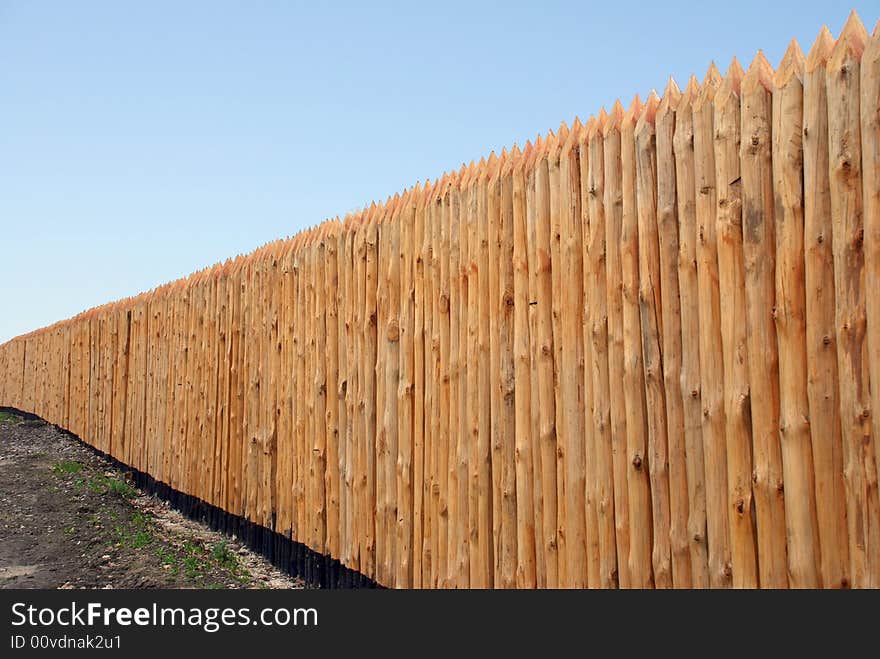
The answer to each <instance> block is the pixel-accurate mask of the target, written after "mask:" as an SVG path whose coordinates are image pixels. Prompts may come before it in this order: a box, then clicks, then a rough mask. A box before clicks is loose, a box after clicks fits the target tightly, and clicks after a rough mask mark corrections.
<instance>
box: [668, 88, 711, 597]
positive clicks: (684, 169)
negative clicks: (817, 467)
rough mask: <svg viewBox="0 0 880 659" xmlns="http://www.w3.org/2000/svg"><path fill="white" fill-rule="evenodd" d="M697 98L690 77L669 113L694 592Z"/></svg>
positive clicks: (701, 481) (700, 532)
mask: <svg viewBox="0 0 880 659" xmlns="http://www.w3.org/2000/svg"><path fill="white" fill-rule="evenodd" d="M698 94H699V85H698V83H697V80H696V78H694V77H693V76H691V78H690V80H689V81H688V85H687V87H686V89H685V91H684V94H683V95H682V99H681V101H680V102H679V105H678V107H677V108H676V112H675V134H674V135H673V140H672V144H673V151H674V155H675V190H676V201H677V204H678V237H679V240H678V244H679V247H678V286H679V299H680V300H681V312H680V313H681V347H682V353H681V397H682V406H683V409H684V445H685V460H686V468H687V486H688V522H687V529H688V547H689V551H690V559H691V578H692V585H693V587H695V588H706V587H708V585H709V565H708V546H707V535H706V473H705V466H704V462H703V434H702V418H703V414H702V402H701V395H700V351H699V345H700V343H699V339H700V318H699V295H698V291H699V287H698V280H697V257H696V238H697V231H696V226H697V225H696V188H695V183H694V180H695V179H694V121H693V107H692V105H693V102H694V99H695V98H696V97H697V95H698Z"/></svg>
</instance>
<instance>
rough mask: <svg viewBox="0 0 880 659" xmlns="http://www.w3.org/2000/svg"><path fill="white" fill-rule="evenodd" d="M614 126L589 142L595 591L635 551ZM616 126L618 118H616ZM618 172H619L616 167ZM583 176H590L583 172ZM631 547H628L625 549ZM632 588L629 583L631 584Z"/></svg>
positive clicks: (594, 133) (601, 121)
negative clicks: (615, 257) (611, 198)
mask: <svg viewBox="0 0 880 659" xmlns="http://www.w3.org/2000/svg"><path fill="white" fill-rule="evenodd" d="M608 121H609V119H608V115H607V114H606V112H605V110H604V108H603V109H602V111H601V112H600V113H599V116H598V118H597V119H596V122H595V123H593V124H592V125H591V126H590V128H589V130H588V131H587V135H588V140H589V147H588V148H589V165H588V167H587V169H586V172H587V196H586V197H585V199H586V200H587V206H588V208H589V229H590V230H589V248H588V251H589V268H587V267H586V264H585V268H584V269H585V271H587V269H588V270H589V278H590V303H591V304H590V309H589V314H590V325H589V327H588V332H589V343H590V347H591V350H590V358H591V362H590V368H589V373H590V378H591V380H592V389H593V414H592V419H591V421H592V437H593V442H592V450H593V456H594V457H593V470H592V474H588V475H591V479H592V480H594V484H593V490H594V499H595V508H596V524H597V531H598V533H597V535H598V538H597V545H598V554H599V555H598V563H599V564H598V566H597V570H598V574H597V575H596V578H595V579H591V581H590V587H596V588H614V587H616V586H617V585H618V578H619V577H620V576H622V575H623V574H624V573H625V574H627V575H628V574H629V569H628V568H627V567H626V566H624V565H621V566H620V572H619V571H618V551H619V550H620V551H622V552H623V553H622V554H620V555H622V556H627V555H628V552H629V541H628V527H624V526H622V525H621V526H619V527H618V528H620V529H621V531H625V532H626V534H627V535H625V534H624V533H621V534H617V533H616V531H615V520H618V521H619V519H618V518H617V510H618V508H620V509H621V514H622V515H623V516H624V518H625V519H628V518H629V510H628V509H627V506H628V504H627V502H626V497H625V496H621V497H618V491H619V492H620V494H622V495H625V492H626V489H625V485H626V483H625V482H624V483H623V484H622V486H620V485H619V486H618V487H615V484H614V478H615V477H616V476H617V471H616V469H615V460H614V457H613V448H614V446H613V443H612V426H611V393H610V386H611V385H610V380H609V377H610V376H609V372H608V370H609V363H608V359H609V341H608V296H607V277H606V266H607V249H606V245H605V236H606V226H605V199H606V197H605V155H604V142H603V130H604V128H605V125H606V123H607V122H608ZM612 121H613V119H612ZM615 171H617V168H616V167H615ZM581 173H582V174H583V173H584V170H583V169H582V171H581ZM624 542H625V544H624ZM626 583H628V582H626Z"/></svg>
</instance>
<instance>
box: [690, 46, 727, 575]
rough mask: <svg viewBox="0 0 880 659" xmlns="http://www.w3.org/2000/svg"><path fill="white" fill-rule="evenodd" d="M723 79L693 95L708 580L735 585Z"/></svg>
mask: <svg viewBox="0 0 880 659" xmlns="http://www.w3.org/2000/svg"><path fill="white" fill-rule="evenodd" d="M720 85H721V74H720V73H719V72H718V69H717V68H716V67H715V65H714V64H713V65H712V66H710V67H709V71H708V72H707V73H706V78H705V79H704V80H703V85H702V88H701V90H700V93H699V95H698V96H697V97H696V98H695V99H694V100H693V102H692V108H693V124H694V127H693V131H694V184H695V185H694V187H695V219H696V249H695V252H696V261H697V298H698V300H699V303H698V305H699V327H700V339H699V347H700V381H701V387H700V392H701V402H702V417H703V419H702V435H703V447H704V458H705V466H706V523H707V531H708V543H709V584H710V585H711V586H712V587H713V588H727V587H730V585H731V578H732V567H731V558H730V531H729V527H728V519H727V455H726V451H725V434H724V428H725V418H724V403H723V401H724V377H723V372H722V365H723V363H724V359H723V349H722V342H721V319H720V314H721V309H720V307H721V302H720V299H719V291H718V285H717V282H718V250H717V237H716V218H715V214H716V193H715V152H714V148H713V140H714V123H713V115H714V109H713V106H712V101H713V99H714V97H715V93H716V92H717V90H718V87H719V86H720Z"/></svg>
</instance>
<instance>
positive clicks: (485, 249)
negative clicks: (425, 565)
mask: <svg viewBox="0 0 880 659" xmlns="http://www.w3.org/2000/svg"><path fill="white" fill-rule="evenodd" d="M496 162H497V159H496V157H495V154H494V153H493V154H491V157H490V160H486V161H484V160H481V161H480V165H479V178H478V181H477V224H476V227H475V228H476V231H477V243H476V247H477V249H476V250H471V253H472V255H473V257H474V258H473V259H472V261H471V265H472V268H473V269H472V272H475V274H476V279H477V290H478V295H477V300H476V303H477V304H476V312H477V328H476V340H477V344H476V348H477V357H478V359H477V361H476V362H471V363H470V364H469V365H476V364H478V365H479V366H478V372H477V387H478V389H477V390H478V392H479V393H478V395H477V397H476V400H477V401H478V420H477V423H478V434H477V439H478V441H477V465H478V479H477V491H478V501H479V514H478V520H479V521H478V535H477V555H478V556H479V561H480V566H479V569H478V571H477V574H478V581H477V584H473V583H472V584H471V585H472V587H478V588H492V586H493V585H494V576H495V575H494V568H493V566H494V562H495V561H494V556H493V546H492V541H493V537H492V496H493V490H492V437H491V432H492V429H491V423H492V417H491V412H492V411H491V397H492V393H491V389H492V383H491V374H490V363H489V358H490V355H489V313H490V297H489V268H488V264H489V228H488V227H489V220H488V218H489V213H488V197H489V179H490V177H491V175H492V172H493V170H494V169H495V164H496ZM469 311H470V307H469ZM468 318H470V316H468ZM473 466H474V465H472V466H471V468H472V469H473Z"/></svg>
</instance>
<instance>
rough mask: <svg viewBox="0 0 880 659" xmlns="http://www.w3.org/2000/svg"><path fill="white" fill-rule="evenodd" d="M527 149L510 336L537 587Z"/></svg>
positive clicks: (519, 473) (517, 205) (522, 563)
mask: <svg viewBox="0 0 880 659" xmlns="http://www.w3.org/2000/svg"><path fill="white" fill-rule="evenodd" d="M528 156H529V154H528V152H526V153H522V154H521V153H520V151H519V148H518V147H517V146H514V147H513V152H512V154H511V179H512V195H513V199H512V203H513V207H512V211H513V216H512V224H513V276H514V279H513V295H514V301H513V312H514V317H513V342H514V348H513V350H514V363H515V367H514V369H515V370H514V380H515V381H514V400H515V409H516V419H515V423H516V446H515V450H516V511H517V516H516V548H517V571H516V585H517V587H518V588H535V587H536V585H537V577H536V567H535V555H536V554H535V552H536V549H535V503H534V497H535V494H536V493H535V492H534V490H533V483H534V476H533V469H534V461H533V458H532V447H533V445H534V441H533V438H532V422H531V408H532V388H531V371H532V369H531V354H530V350H529V346H530V334H529V308H530V307H529V300H530V298H529V256H528V228H527V226H526V189H525V188H526V184H525V175H524V172H523V166H524V164H525V161H526V160H527V158H528Z"/></svg>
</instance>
